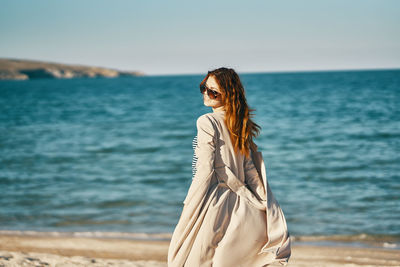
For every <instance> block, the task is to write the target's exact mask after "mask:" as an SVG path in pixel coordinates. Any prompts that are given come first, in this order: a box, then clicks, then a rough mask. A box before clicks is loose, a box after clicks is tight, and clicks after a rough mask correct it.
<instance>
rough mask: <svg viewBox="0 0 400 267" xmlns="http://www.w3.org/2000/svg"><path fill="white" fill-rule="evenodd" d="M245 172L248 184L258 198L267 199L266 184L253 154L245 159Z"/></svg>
mask: <svg viewBox="0 0 400 267" xmlns="http://www.w3.org/2000/svg"><path fill="white" fill-rule="evenodd" d="M250 153H252V152H250ZM244 173H245V179H246V184H247V187H248V188H249V189H250V191H252V192H253V194H254V195H255V196H256V197H257V198H258V199H260V200H266V195H265V188H264V184H263V182H262V180H261V177H260V175H259V174H258V171H257V169H256V167H255V165H254V163H253V160H252V157H251V155H250V156H249V157H246V158H245V160H244Z"/></svg>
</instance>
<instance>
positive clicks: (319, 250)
mask: <svg viewBox="0 0 400 267" xmlns="http://www.w3.org/2000/svg"><path fill="white" fill-rule="evenodd" d="M292 245H293V246H292V256H291V259H290V260H289V264H288V266H294V267H295V266H315V267H317V266H343V265H344V264H352V265H351V266H363V265H368V266H400V253H399V251H398V249H389V248H363V247H354V246H343V245H337V246H321V245H313V244H307V242H306V241H305V242H303V241H294V242H293V243H292ZM168 246H169V240H161V241H160V240H158V241H157V240H133V239H123V238H112V237H108V238H107V237H76V236H50V235H46V234H44V233H43V234H42V235H27V234H4V233H1V234H0V265H4V266H19V265H24V264H25V265H24V266H55V265H57V266H106V265H111V264H113V265H117V266H152V267H156V266H157V267H159V266H167V253H168ZM63 264H65V265H63Z"/></svg>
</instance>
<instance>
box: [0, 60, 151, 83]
mask: <svg viewBox="0 0 400 267" xmlns="http://www.w3.org/2000/svg"><path fill="white" fill-rule="evenodd" d="M143 75H144V73H143V72H140V71H119V70H115V69H108V68H101V67H91V66H83V65H67V64H59V63H50V62H44V61H36V60H23V59H22V60H21V59H5V58H0V80H28V79H41V78H52V79H71V78H78V77H88V78H94V77H109V78H114V77H120V76H143Z"/></svg>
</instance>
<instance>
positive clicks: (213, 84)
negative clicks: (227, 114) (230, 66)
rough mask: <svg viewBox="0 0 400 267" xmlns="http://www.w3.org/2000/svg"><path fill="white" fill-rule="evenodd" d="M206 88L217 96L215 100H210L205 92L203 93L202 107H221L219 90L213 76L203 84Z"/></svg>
mask: <svg viewBox="0 0 400 267" xmlns="http://www.w3.org/2000/svg"><path fill="white" fill-rule="evenodd" d="M205 85H206V86H207V88H209V89H211V90H213V91H216V92H218V93H219V94H218V96H217V98H215V99H212V98H210V97H209V96H208V93H207V92H204V94H203V100H204V105H205V106H208V107H212V108H218V107H220V106H222V105H223V103H222V99H221V89H220V88H219V86H218V83H217V81H216V80H215V78H214V76H213V75H210V76H208V78H207V81H206V83H205Z"/></svg>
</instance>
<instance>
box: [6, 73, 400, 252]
mask: <svg viewBox="0 0 400 267" xmlns="http://www.w3.org/2000/svg"><path fill="white" fill-rule="evenodd" d="M204 76H205V75H204V74H198V75H163V76H162V75H159V76H137V77H119V78H77V79H37V80H26V81H0V234H7V233H14V234H18V233H19V234H32V235H35V234H43V233H47V234H51V235H74V236H96V237H99V236H100V237H119V238H132V239H152V240H154V239H156V240H168V239H169V238H170V237H171V235H172V232H173V230H174V228H175V226H176V224H177V222H178V219H179V216H180V214H181V211H182V207H183V203H182V201H183V200H184V198H185V196H186V194H187V191H188V189H189V186H190V184H191V182H192V169H191V168H192V166H191V161H192V157H193V148H192V140H193V138H194V136H195V135H196V119H197V118H198V117H199V116H200V115H202V114H204V113H208V112H212V109H211V108H210V107H207V106H204V104H203V101H202V96H201V94H200V91H199V83H200V82H201V81H202V79H203V78H204ZM239 76H240V78H241V81H242V83H243V85H244V88H245V91H246V97H247V102H248V104H249V106H250V108H252V109H254V111H253V114H254V116H253V120H254V121H255V122H256V123H257V124H259V125H260V126H261V132H260V135H259V136H258V137H257V138H256V139H255V142H256V144H257V145H258V148H259V150H260V151H262V153H263V156H264V160H265V164H266V172H267V179H268V182H269V184H270V187H271V189H272V192H273V193H274V196H275V198H276V199H277V200H278V202H279V204H280V206H281V208H282V210H283V212H284V214H285V218H286V220H287V225H288V229H289V232H290V235H291V237H292V238H293V239H294V240H297V241H299V242H300V241H303V242H308V243H313V244H342V243H345V244H350V245H353V246H378V247H385V248H393V249H399V246H400V104H399V103H400V70H396V69H395V70H351V71H319V72H312V71H305V72H271V73H239Z"/></svg>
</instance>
